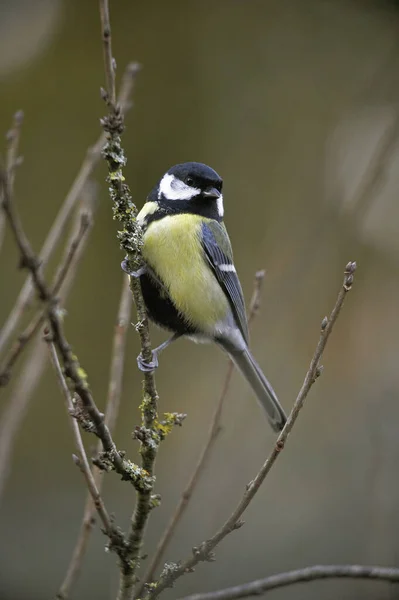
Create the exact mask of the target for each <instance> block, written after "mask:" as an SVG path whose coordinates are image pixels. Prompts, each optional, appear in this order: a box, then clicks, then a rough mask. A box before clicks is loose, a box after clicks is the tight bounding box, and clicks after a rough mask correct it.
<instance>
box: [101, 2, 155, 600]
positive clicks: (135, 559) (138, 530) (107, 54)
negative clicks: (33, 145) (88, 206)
mask: <svg viewBox="0 0 399 600" xmlns="http://www.w3.org/2000/svg"><path fill="white" fill-rule="evenodd" d="M99 6H100V17H101V32H102V40H103V54H104V70H105V76H106V85H107V89H106V90H102V96H103V98H104V100H105V102H106V104H107V106H108V115H107V116H106V117H104V118H103V119H102V120H101V123H102V126H103V129H104V131H105V133H106V136H107V143H106V145H105V146H104V149H103V156H104V158H105V160H106V162H107V166H108V173H109V175H108V178H107V182H108V184H109V192H110V196H111V200H112V202H113V206H112V209H113V214H114V218H115V219H116V220H117V221H119V222H120V223H121V225H122V229H121V230H120V231H119V232H118V237H119V241H120V246H121V248H122V250H124V252H125V253H126V260H127V263H128V265H129V267H131V270H135V269H137V268H138V266H140V264H141V262H142V259H141V254H140V249H141V246H142V233H141V229H140V227H139V226H138V224H137V221H136V216H137V208H136V206H135V205H134V204H133V202H132V197H131V193H130V189H129V186H128V185H127V184H126V182H125V177H124V175H123V167H124V166H125V164H126V158H125V155H124V152H123V148H122V146H121V135H122V133H123V130H124V121H123V114H122V113H121V110H120V107H119V106H118V105H117V104H115V102H114V98H115V61H114V59H113V56H112V46H111V23H110V18H109V2H108V0H100V3H99ZM130 287H131V290H132V294H133V297H134V301H135V304H136V309H137V317H138V324H137V326H136V329H137V331H138V333H139V336H140V342H141V353H142V356H143V358H144V360H146V361H148V362H149V361H151V359H152V350H151V341H150V333H149V326H148V319H147V314H146V310H145V305H144V300H143V295H142V292H141V284H140V281H139V280H138V279H136V278H134V277H132V278H131V281H130ZM141 408H142V427H141V428H138V429H137V430H136V437H137V439H139V440H140V454H141V465H142V469H143V470H144V471H145V472H147V473H148V474H149V477H150V478H151V479H152V481H154V468H155V459H156V455H157V452H158V447H159V443H160V440H161V436H160V432H159V424H158V415H157V409H158V393H157V390H156V386H155V377H154V373H153V372H147V373H145V374H144V389H143V401H142V403H141ZM152 489H153V485H150V486H149V487H148V488H146V489H138V490H137V498H136V506H135V509H134V512H133V515H132V522H131V532H130V536H129V547H130V553H129V557H130V564H131V568H130V570H128V571H126V570H125V571H121V576H120V584H119V592H118V600H130V599H131V598H133V594H134V585H135V583H136V580H137V577H136V571H137V568H138V567H139V566H140V552H141V547H142V544H143V539H144V534H145V529H146V526H147V522H148V518H149V514H150V511H151V509H152V508H153V507H154V505H155V504H154V499H153V496H152Z"/></svg>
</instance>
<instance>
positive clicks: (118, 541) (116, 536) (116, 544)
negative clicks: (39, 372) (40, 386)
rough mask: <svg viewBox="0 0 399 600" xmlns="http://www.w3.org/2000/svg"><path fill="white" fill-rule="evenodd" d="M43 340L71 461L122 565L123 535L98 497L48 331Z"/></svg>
mask: <svg viewBox="0 0 399 600" xmlns="http://www.w3.org/2000/svg"><path fill="white" fill-rule="evenodd" d="M45 340H46V342H47V345H48V350H49V354H50V360H51V363H52V365H53V367H54V370H55V373H56V376H57V379H58V383H59V385H60V388H61V391H62V393H63V396H64V398H65V404H66V408H67V411H68V413H69V420H70V423H71V427H72V433H73V437H74V440H75V446H76V450H77V452H78V456H75V455H73V460H74V462H75V464H76V465H77V466H78V467H79V469H80V470H81V471H82V473H83V476H84V478H85V480H86V485H87V488H88V490H89V494H90V496H91V498H92V500H93V504H94V506H95V508H96V510H97V513H98V515H99V517H100V519H101V522H102V524H103V527H104V533H105V534H106V535H107V536H108V538H109V548H110V549H111V548H112V549H113V550H114V551H115V552H116V553H117V554H118V556H119V558H120V560H121V563H122V564H124V563H125V561H126V558H125V553H126V541H125V538H124V535H123V534H122V533H121V532H120V531H119V530H118V529H117V528H116V527H115V526H114V525H113V523H112V521H111V517H110V516H109V514H108V511H107V509H106V508H105V504H104V501H103V499H102V497H101V495H100V492H99V490H98V487H97V485H96V482H95V480H94V477H93V473H92V472H91V469H90V465H89V461H88V459H87V455H86V450H85V447H84V445H83V441H82V436H81V434H80V429H79V425H78V422H77V420H76V419H75V417H74V413H75V406H74V402H73V401H72V396H71V393H70V391H69V388H68V385H67V382H66V381H65V377H64V375H63V373H62V369H61V365H60V361H59V360H58V356H57V351H56V349H55V345H54V343H53V341H52V337H51V334H50V332H49V331H48V330H47V332H46V333H45Z"/></svg>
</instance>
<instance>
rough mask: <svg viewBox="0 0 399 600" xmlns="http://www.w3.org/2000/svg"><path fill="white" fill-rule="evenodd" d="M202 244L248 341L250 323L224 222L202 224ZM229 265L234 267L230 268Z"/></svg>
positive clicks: (238, 324)
mask: <svg viewBox="0 0 399 600" xmlns="http://www.w3.org/2000/svg"><path fill="white" fill-rule="evenodd" d="M201 233H202V239H201V241H202V246H203V248H204V251H205V256H206V258H207V260H208V262H209V264H210V266H211V268H212V271H213V272H214V274H215V276H216V279H217V280H218V281H219V283H220V285H221V286H222V287H223V289H224V291H225V293H226V296H227V298H228V300H229V303H230V306H231V309H232V312H233V315H234V318H235V321H236V324H237V326H238V328H239V329H240V331H241V333H242V335H243V337H244V340H245V341H246V343H248V323H247V316H246V312H245V302H244V296H243V293H242V289H241V284H240V281H239V279H238V276H237V273H236V271H235V269H234V270H233V268H234V264H233V253H232V250H231V245H230V240H229V237H228V234H227V231H226V228H225V227H224V225H223V224H220V223H218V222H217V221H212V222H207V223H203V224H202V231H201ZM229 266H231V267H232V269H231V270H229Z"/></svg>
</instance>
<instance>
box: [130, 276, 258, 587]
mask: <svg viewBox="0 0 399 600" xmlns="http://www.w3.org/2000/svg"><path fill="white" fill-rule="evenodd" d="M264 277H265V272H264V271H258V272H257V273H256V274H255V281H254V290H253V293H252V298H251V302H250V305H249V314H248V323H249V324H251V323H252V321H253V319H254V318H255V316H256V315H257V314H258V312H259V309H260V298H261V288H262V283H263V279H264ZM233 371H234V364H233V363H232V362H231V361H230V360H229V365H228V367H227V372H226V377H225V380H224V383H223V388H222V392H221V394H220V397H219V400H218V402H217V405H216V409H215V412H214V414H213V417H212V421H211V424H210V427H209V431H208V438H207V440H206V442H205V444H204V446H203V448H202V451H201V454H200V456H199V458H198V461H197V464H196V466H195V468H194V472H193V473H192V475H191V477H190V479H189V481H188V482H187V485H186V487H185V488H184V491H183V493H182V495H181V497H180V500H179V503H178V505H177V507H176V509H175V512H174V513H173V515H172V517H171V519H170V521H169V523H168V524H167V526H166V529H165V531H164V532H163V534H162V537H161V539H160V540H159V542H158V545H157V548H156V550H155V554H154V557H153V558H152V560H151V562H150V564H149V566H148V569H147V571H146V573H145V575H144V577H143V583H142V585H141V587H140V589H139V590H138V592H137V594H136V596H137V597H140V596H141V594H142V593H143V590H144V587H145V584H146V583H149V582H151V581H153V579H154V575H155V571H156V569H157V567H158V565H159V563H160V560H161V558H162V556H163V554H164V553H165V550H166V548H167V546H168V545H169V543H170V540H171V539H172V537H173V535H174V532H175V530H176V527H177V525H178V523H179V522H180V520H181V518H182V516H183V514H184V513H185V511H186V509H187V506H188V504H189V502H190V500H191V497H192V495H193V493H194V490H195V488H196V486H197V483H198V481H199V479H200V477H201V474H202V472H203V470H204V468H205V466H206V463H207V461H208V459H209V456H210V454H211V451H212V449H213V446H214V443H215V441H216V438H217V437H218V435H219V432H220V430H221V425H220V421H221V417H222V409H223V405H224V401H225V399H226V396H227V392H228V390H229V387H230V382H231V378H232V375H233Z"/></svg>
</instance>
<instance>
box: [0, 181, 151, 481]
mask: <svg viewBox="0 0 399 600" xmlns="http://www.w3.org/2000/svg"><path fill="white" fill-rule="evenodd" d="M0 184H2V186H3V197H4V201H3V207H4V210H5V213H6V216H7V219H8V222H9V224H10V227H11V230H12V232H13V234H14V238H15V241H16V243H17V246H18V248H19V251H20V254H21V265H22V266H23V267H25V268H26V269H28V270H29V271H30V273H31V276H32V279H33V282H34V285H35V288H36V291H37V294H38V297H39V299H40V300H41V301H42V302H43V303H44V304H45V305H46V320H47V321H48V324H49V327H50V329H51V334H52V340H53V341H54V344H55V346H56V348H57V351H58V352H59V354H60V357H61V360H62V364H63V369H64V373H65V376H66V377H68V378H69V380H70V385H71V387H72V390H73V392H74V393H75V394H76V395H77V397H78V398H79V399H80V401H81V405H79V406H77V408H76V409H75V413H76V414H75V416H76V418H78V419H79V420H80V421H81V424H82V426H84V427H85V428H86V429H87V430H89V431H90V432H92V433H94V434H95V435H97V437H98V438H99V439H100V440H101V442H102V445H103V449H104V453H103V455H102V456H101V460H98V461H97V462H96V464H97V465H101V467H102V468H104V469H105V470H109V469H113V470H115V471H116V472H117V473H118V474H119V475H121V476H122V479H124V480H126V481H129V482H130V483H131V484H132V485H133V486H134V487H135V489H152V485H153V477H152V476H151V475H150V474H149V473H147V471H145V470H144V469H140V467H138V466H137V465H135V464H134V463H132V462H131V461H129V460H127V459H125V458H124V454H123V453H120V452H119V451H118V450H117V448H116V446H115V443H114V441H113V439H112V436H111V434H110V432H109V429H108V427H107V425H106V424H105V422H104V415H103V414H102V413H100V411H99V410H98V408H97V406H96V404H95V402H94V399H93V396H92V394H91V391H90V387H89V384H88V381H87V375H86V373H85V371H84V370H83V369H82V367H81V366H80V363H79V361H78V358H77V357H76V355H75V354H74V353H73V352H72V349H71V346H70V345H69V343H68V340H67V338H66V337H65V334H64V330H63V325H62V315H61V314H60V311H59V309H58V306H57V302H56V298H54V297H53V296H52V294H51V291H50V289H49V287H48V285H47V284H46V282H45V280H44V277H43V275H42V271H41V269H40V268H39V263H38V260H37V257H36V256H35V254H34V252H33V250H32V247H31V245H30V243H29V241H28V239H27V237H26V235H25V232H24V230H23V228H22V224H21V221H20V219H19V216H18V214H17V212H16V210H15V207H14V206H13V204H12V203H11V197H10V195H9V194H8V181H7V175H6V173H5V172H1V171H0Z"/></svg>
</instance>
